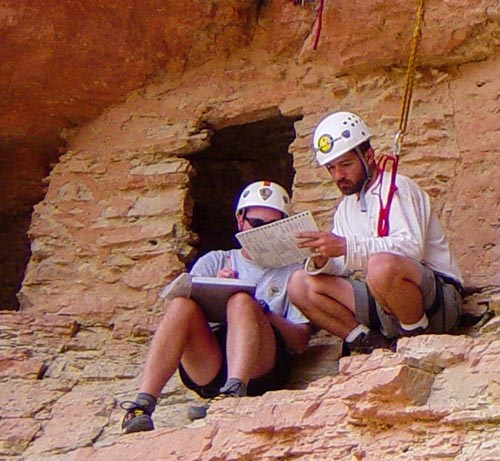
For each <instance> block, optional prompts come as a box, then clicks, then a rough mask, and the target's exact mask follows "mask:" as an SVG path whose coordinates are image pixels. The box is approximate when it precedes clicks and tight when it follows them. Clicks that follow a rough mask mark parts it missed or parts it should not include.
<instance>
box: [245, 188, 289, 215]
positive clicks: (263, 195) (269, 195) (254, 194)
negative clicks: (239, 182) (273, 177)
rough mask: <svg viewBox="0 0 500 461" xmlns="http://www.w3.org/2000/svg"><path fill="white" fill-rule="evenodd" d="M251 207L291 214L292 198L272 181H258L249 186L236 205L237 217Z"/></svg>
mask: <svg viewBox="0 0 500 461" xmlns="http://www.w3.org/2000/svg"><path fill="white" fill-rule="evenodd" d="M250 206H265V207H268V208H273V209H275V210H278V211H281V212H282V213H283V214H284V215H285V216H288V215H289V214H290V197H289V195H288V192H287V191H286V190H285V189H283V187H281V186H280V185H279V184H276V183H274V182H271V181H257V182H254V183H252V184H249V185H248V186H247V187H245V189H243V192H242V193H241V195H240V198H239V199H238V205H236V215H238V214H239V213H240V211H241V210H243V209H245V208H248V207H250Z"/></svg>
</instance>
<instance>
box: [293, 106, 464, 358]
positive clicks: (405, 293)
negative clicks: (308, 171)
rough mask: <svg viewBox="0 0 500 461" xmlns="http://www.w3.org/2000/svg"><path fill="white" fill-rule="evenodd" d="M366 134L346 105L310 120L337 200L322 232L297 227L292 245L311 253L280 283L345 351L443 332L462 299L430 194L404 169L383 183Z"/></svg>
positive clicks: (319, 159) (450, 326)
mask: <svg viewBox="0 0 500 461" xmlns="http://www.w3.org/2000/svg"><path fill="white" fill-rule="evenodd" d="M371 136H372V134H371V132H370V129H369V128H368V126H367V125H366V123H365V122H364V121H363V120H362V119H361V118H360V117H358V116H357V115H355V114H353V113H350V112H337V113H334V114H331V115H329V116H328V117H326V118H325V119H324V120H322V121H321V122H320V123H319V125H318V127H317V128H316V130H315V133H314V149H315V151H316V160H317V162H318V163H319V165H320V166H325V167H326V168H327V169H328V171H329V172H330V175H331V176H332V178H333V180H334V181H335V183H336V185H337V187H338V188H339V189H340V191H341V192H342V194H343V195H344V198H343V199H342V201H341V202H340V203H339V205H338V208H337V211H336V212H335V215H334V224H333V229H332V231H331V232H302V233H299V234H298V235H297V237H299V238H300V239H302V243H300V244H299V246H301V247H308V248H311V249H312V250H313V251H314V252H315V254H317V255H318V256H314V257H311V258H309V259H308V260H307V261H306V264H305V269H304V270H301V271H298V272H296V273H295V274H294V275H293V277H292V279H291V280H290V283H289V286H288V293H289V296H290V299H291V301H292V302H293V303H294V305H296V306H297V307H298V308H299V309H300V310H301V311H302V312H303V313H304V314H305V315H306V316H307V317H308V318H309V319H310V320H311V321H312V323H313V324H315V325H317V326H318V327H321V328H323V329H325V330H327V331H329V332H331V333H332V334H334V335H337V336H339V337H341V338H343V339H344V353H345V354H349V353H350V352H359V353H370V352H371V351H372V350H373V349H375V348H390V347H393V346H394V344H395V339H396V338H398V337H401V336H413V335H417V334H421V333H446V332H449V331H451V330H453V329H454V328H455V326H456V325H457V323H458V320H459V318H460V312H461V306H462V277H461V274H460V270H459V268H458V266H457V264H456V261H455V258H454V257H453V255H452V254H451V253H450V250H449V247H448V243H447V240H446V237H445V235H444V232H443V230H442V227H441V225H440V223H439V221H438V219H437V217H436V215H435V213H434V212H433V210H432V207H431V203H430V199H429V196H428V195H427V194H426V193H425V192H424V191H423V190H422V189H421V188H420V187H419V186H418V185H417V184H416V183H415V182H413V181H412V180H411V179H409V178H407V177H405V176H402V175H396V177H395V183H391V174H390V173H384V172H383V171H381V170H379V169H378V168H377V164H376V161H375V158H374V151H373V148H372V147H371V145H370V141H369V140H370V138H371ZM391 186H392V187H393V188H394V186H395V187H396V189H394V190H395V193H394V196H393V198H392V203H391V204H390V205H389V207H390V210H389V212H387V210H386V211H385V212H384V209H385V208H386V206H385V205H386V203H384V202H385V199H386V197H388V192H389V190H390V188H391ZM381 209H382V211H381ZM384 213H385V214H384ZM387 227H388V229H387ZM384 228H385V229H384ZM381 234H382V235H381ZM384 234H385V235H384ZM353 275H354V277H353Z"/></svg>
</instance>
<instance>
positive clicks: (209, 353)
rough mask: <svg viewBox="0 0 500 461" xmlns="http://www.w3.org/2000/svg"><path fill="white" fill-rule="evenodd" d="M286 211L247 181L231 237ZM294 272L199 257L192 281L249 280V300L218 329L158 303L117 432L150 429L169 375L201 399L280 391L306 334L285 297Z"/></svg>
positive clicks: (200, 315) (220, 255)
mask: <svg viewBox="0 0 500 461" xmlns="http://www.w3.org/2000/svg"><path fill="white" fill-rule="evenodd" d="M289 207H290V197H289V196H288V193H287V192H286V190H285V189H284V188H283V187H281V186H280V185H278V184H276V183H273V182H269V181H258V182H255V183H252V184H250V185H248V186H247V187H246V188H245V189H244V190H243V191H242V193H241V195H240V198H239V200H238V204H237V206H236V221H237V225H238V231H243V230H248V229H251V228H256V227H260V226H262V225H264V224H268V223H271V222H273V221H278V220H280V219H282V218H284V217H286V216H288V214H289ZM300 268H301V266H300V265H299V264H293V265H289V266H283V267H278V268H267V267H261V266H259V265H258V264H256V263H255V262H254V261H252V259H251V258H250V257H249V255H248V254H247V253H246V251H245V250H244V249H234V250H228V251H221V250H219V251H211V252H209V253H207V254H206V255H203V256H202V257H201V258H200V259H199V260H198V261H197V262H196V264H195V265H194V266H193V268H192V269H191V272H190V273H191V274H192V275H195V276H202V277H222V278H239V279H241V280H244V281H247V282H252V283H254V284H255V285H256V292H255V297H252V296H251V295H250V294H248V293H244V292H238V293H236V294H234V295H232V296H231V297H230V298H229V300H228V302H227V306H226V307H227V308H226V320H225V321H224V322H222V323H220V324H209V322H208V320H207V317H206V315H205V313H204V312H203V309H202V308H201V307H200V305H199V304H198V303H196V302H195V301H194V300H193V299H190V298H186V297H181V296H179V297H176V298H175V299H173V300H172V301H171V302H169V303H167V302H166V303H165V315H164V316H163V318H162V320H161V321H160V324H159V325H158V328H157V330H156V332H155V334H154V337H153V341H152V343H151V346H150V348H149V353H148V357H147V360H146V365H145V367H144V372H143V375H142V380H141V385H140V389H139V393H138V394H137V397H136V400H135V401H133V402H132V401H127V402H122V408H123V409H124V410H126V413H125V415H124V418H123V420H122V432H124V433H131V432H140V431H150V430H153V429H154V424H153V420H152V417H151V416H152V413H153V411H154V410H155V407H156V403H157V399H158V398H159V397H160V394H161V391H162V389H163V387H164V386H165V384H166V383H167V381H168V380H169V379H170V378H171V377H172V375H173V374H174V373H175V372H176V370H177V369H178V370H179V375H180V378H181V380H182V382H183V383H184V385H185V386H186V387H188V388H189V389H191V390H193V391H194V392H196V393H197V394H198V395H200V396H201V397H204V398H219V397H243V396H246V395H249V396H254V395H261V394H263V393H264V392H267V391H269V390H273V389H278V388H280V386H281V385H282V384H283V381H284V379H285V378H286V375H287V373H288V371H289V367H290V360H289V359H290V356H291V354H293V353H298V352H302V351H303V350H304V349H305V348H306V346H307V343H308V341H309V336H310V330H311V328H310V326H309V321H308V319H307V318H305V317H304V315H303V314H302V313H301V312H300V311H299V310H298V309H297V308H296V307H295V306H293V305H292V304H291V303H290V300H289V299H288V296H287V291H286V288H287V284H288V281H289V279H290V276H291V275H292V273H293V272H294V271H296V270H298V269H300ZM207 408H208V405H202V406H198V407H191V408H190V410H189V417H190V419H191V420H194V419H199V418H203V417H204V416H205V415H206V411H207Z"/></svg>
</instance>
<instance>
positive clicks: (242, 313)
mask: <svg viewBox="0 0 500 461" xmlns="http://www.w3.org/2000/svg"><path fill="white" fill-rule="evenodd" d="M227 323H228V335H227V365H228V379H230V378H237V379H239V380H241V381H242V382H243V383H244V384H245V385H248V381H249V380H250V379H252V378H258V377H260V376H263V375H265V374H266V373H268V372H270V371H271V370H272V369H273V368H274V364H275V360H276V338H275V336H274V332H273V329H272V327H271V324H270V323H269V321H268V320H267V319H266V317H265V314H264V313H263V312H262V309H261V307H260V306H259V304H258V303H257V302H256V301H255V299H253V298H252V297H250V296H248V295H247V294H245V293H238V294H236V295H234V296H232V297H231V299H230V300H229V303H228V306H227Z"/></svg>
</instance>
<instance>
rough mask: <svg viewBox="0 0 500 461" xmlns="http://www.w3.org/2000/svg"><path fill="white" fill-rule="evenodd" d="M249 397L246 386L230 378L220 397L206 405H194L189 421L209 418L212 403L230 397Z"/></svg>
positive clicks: (221, 390) (190, 408)
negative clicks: (208, 413)
mask: <svg viewBox="0 0 500 461" xmlns="http://www.w3.org/2000/svg"><path fill="white" fill-rule="evenodd" d="M246 395H247V386H246V384H245V383H244V382H243V381H241V380H240V379H237V378H230V379H228V380H227V382H226V384H225V385H224V386H223V387H221V388H220V390H219V395H216V396H215V397H212V398H211V399H210V401H209V402H208V403H205V404H204V405H193V406H191V407H189V408H188V418H189V421H196V420H197V419H203V418H205V416H207V411H208V408H209V407H210V405H211V404H212V402H217V401H219V400H223V399H225V398H228V397H245V396H246Z"/></svg>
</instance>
